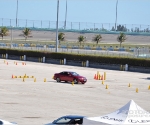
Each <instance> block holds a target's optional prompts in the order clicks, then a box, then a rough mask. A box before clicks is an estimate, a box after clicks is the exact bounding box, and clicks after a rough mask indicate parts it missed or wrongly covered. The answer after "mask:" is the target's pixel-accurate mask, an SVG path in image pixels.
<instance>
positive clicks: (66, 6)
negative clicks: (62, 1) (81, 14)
mask: <svg viewBox="0 0 150 125" xmlns="http://www.w3.org/2000/svg"><path fill="white" fill-rule="evenodd" d="M66 20H67V0H66V14H65V24H64V29H66Z"/></svg>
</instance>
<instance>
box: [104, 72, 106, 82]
mask: <svg viewBox="0 0 150 125" xmlns="http://www.w3.org/2000/svg"><path fill="white" fill-rule="evenodd" d="M104 80H106V72H104Z"/></svg>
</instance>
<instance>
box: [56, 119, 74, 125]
mask: <svg viewBox="0 0 150 125" xmlns="http://www.w3.org/2000/svg"><path fill="white" fill-rule="evenodd" d="M70 121H71V119H70V118H60V119H58V120H57V121H56V122H55V124H67V123H69V122H70Z"/></svg>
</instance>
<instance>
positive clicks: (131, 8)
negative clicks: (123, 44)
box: [0, 0, 150, 25]
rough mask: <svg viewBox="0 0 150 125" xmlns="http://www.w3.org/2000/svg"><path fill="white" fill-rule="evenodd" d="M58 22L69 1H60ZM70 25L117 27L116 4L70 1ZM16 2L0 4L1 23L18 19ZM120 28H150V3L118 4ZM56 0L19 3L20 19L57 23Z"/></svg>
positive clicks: (122, 0)
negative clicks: (4, 20)
mask: <svg viewBox="0 0 150 125" xmlns="http://www.w3.org/2000/svg"><path fill="white" fill-rule="evenodd" d="M59 1H60V4H59V21H64V20H65V10H66V9H65V8H66V0H59ZM67 5H68V8H67V9H68V11H67V21H68V22H91V23H112V24H114V23H115V19H116V0H67ZM16 8H17V0H0V12H1V13H0V20H1V19H2V18H3V19H16ZM117 12H118V19H117V23H119V24H142V25H149V24H150V0H118V11H117ZM56 14H57V0H18V16H17V17H18V19H22V20H26V19H27V20H49V21H56V20H57V16H56Z"/></svg>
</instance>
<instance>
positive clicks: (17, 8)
mask: <svg viewBox="0 0 150 125" xmlns="http://www.w3.org/2000/svg"><path fill="white" fill-rule="evenodd" d="M17 18H18V0H17V10H16V27H17V21H18V19H17Z"/></svg>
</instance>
